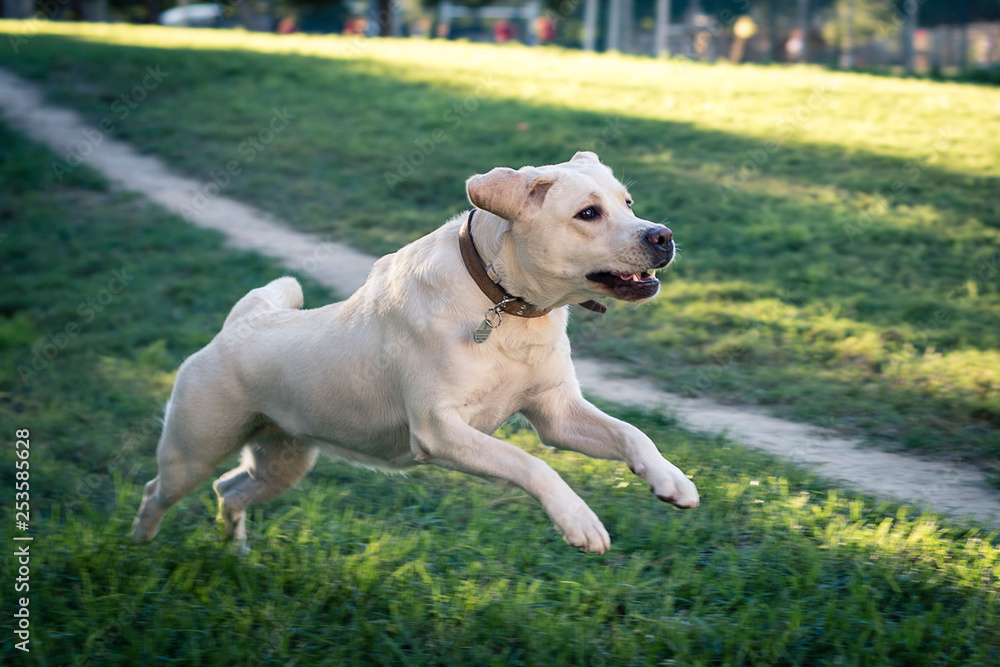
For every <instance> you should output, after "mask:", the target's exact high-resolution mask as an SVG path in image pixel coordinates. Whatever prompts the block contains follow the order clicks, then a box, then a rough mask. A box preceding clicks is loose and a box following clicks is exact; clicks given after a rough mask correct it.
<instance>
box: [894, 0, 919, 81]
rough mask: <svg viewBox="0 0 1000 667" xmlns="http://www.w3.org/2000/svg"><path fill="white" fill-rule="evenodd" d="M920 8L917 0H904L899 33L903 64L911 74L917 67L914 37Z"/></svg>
mask: <svg viewBox="0 0 1000 667" xmlns="http://www.w3.org/2000/svg"><path fill="white" fill-rule="evenodd" d="M919 9H920V5H919V3H918V2H917V0H906V2H904V3H903V12H904V14H905V17H904V18H905V21H904V23H903V30H902V31H901V32H900V33H899V36H900V41H901V42H902V43H901V44H900V46H901V50H902V52H903V66H904V67H905V68H906V71H907V72H909V73H910V74H912V73H913V72H914V71H915V70H916V68H917V52H916V43H915V37H916V32H917V22H918V20H919V17H918V15H917V13H918V11H919Z"/></svg>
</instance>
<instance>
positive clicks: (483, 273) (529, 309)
mask: <svg viewBox="0 0 1000 667" xmlns="http://www.w3.org/2000/svg"><path fill="white" fill-rule="evenodd" d="M473 218H475V220H476V232H475V236H473V231H472V226H473ZM509 226H510V223H509V222H508V221H507V220H504V219H503V218H500V217H498V216H496V215H493V214H491V213H489V212H486V211H479V210H478V209H475V208H474V209H472V210H471V211H470V212H469V217H468V218H467V219H466V220H465V222H464V223H463V224H462V227H461V229H460V231H459V246H460V249H461V251H462V259H463V261H464V263H465V267H466V269H467V270H468V272H469V275H470V276H472V278H473V280H475V282H476V284H477V285H478V286H479V289H480V291H481V292H482V293H483V294H485V295H486V296H487V297H488V298H489V299H490V300H491V301H492V302H494V304H495V306H494V308H495V310H497V311H499V312H504V313H507V314H510V315H516V316H517V317H525V318H533V317H542V316H544V315H547V314H548V313H549V312H551V311H552V309H553V307H551V306H550V307H540V306H537V305H534V304H533V303H531V302H529V301H528V300H527V299H525V298H523V297H521V296H515V295H516V294H520V293H521V292H520V291H519V290H518V288H519V287H520V286H518V285H511V284H509V283H510V280H509V272H508V271H506V270H505V268H506V264H507V262H508V261H511V253H512V252H513V251H512V249H511V247H510V243H505V241H509V238H508V233H509ZM513 261H516V259H515V260H513ZM505 279H506V280H505ZM509 289H512V290H513V291H508V290H509ZM580 305H581V306H583V307H584V308H587V309H588V310H592V311H594V312H597V313H603V312H605V311H606V310H607V308H605V307H604V306H603V305H601V304H600V303H597V302H596V301H592V300H591V301H584V302H582V303H581V304H580Z"/></svg>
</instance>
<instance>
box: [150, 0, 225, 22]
mask: <svg viewBox="0 0 1000 667" xmlns="http://www.w3.org/2000/svg"><path fill="white" fill-rule="evenodd" d="M222 14H223V7H222V5H217V4H215V3H214V2H205V3H198V4H194V5H181V6H179V7H174V8H173V9H168V10H167V11H165V12H163V13H161V14H160V25H166V26H174V27H187V28H224V27H228V26H229V25H230V22H229V21H227V20H225V18H224V17H223V15H222Z"/></svg>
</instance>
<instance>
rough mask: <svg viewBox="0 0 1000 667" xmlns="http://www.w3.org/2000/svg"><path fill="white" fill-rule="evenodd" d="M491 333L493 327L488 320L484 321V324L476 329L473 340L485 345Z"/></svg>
mask: <svg viewBox="0 0 1000 667" xmlns="http://www.w3.org/2000/svg"><path fill="white" fill-rule="evenodd" d="M491 333H493V325H492V324H490V323H489V322H487V321H486V320H483V323H482V324H480V325H479V327H478V328H476V332H475V333H474V334H472V339H473V340H475V341H476V342H477V343H485V342H486V339H487V338H489V337H490V334H491Z"/></svg>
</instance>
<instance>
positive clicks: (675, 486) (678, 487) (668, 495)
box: [649, 475, 701, 510]
mask: <svg viewBox="0 0 1000 667" xmlns="http://www.w3.org/2000/svg"><path fill="white" fill-rule="evenodd" d="M649 490H650V491H652V492H653V494H654V495H655V496H656V497H657V498H659V499H660V500H662V501H663V502H665V503H670V504H671V505H673V506H674V507H676V508H678V509H682V510H693V509H694V508H695V507H697V506H698V505H699V503H700V502H701V499H700V498H699V496H698V487H696V486H695V485H694V482H692V481H691V480H689V479H688V478H687V477H685V476H683V475H680V476H679V477H678V476H675V477H674V479H671V480H668V481H667V482H664V483H661V484H656V485H652V486H650V487H649Z"/></svg>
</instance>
